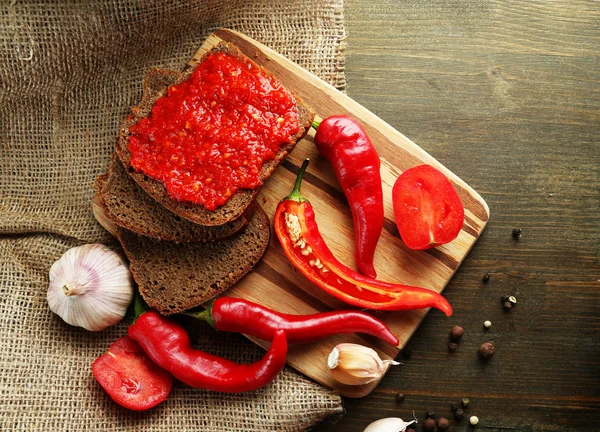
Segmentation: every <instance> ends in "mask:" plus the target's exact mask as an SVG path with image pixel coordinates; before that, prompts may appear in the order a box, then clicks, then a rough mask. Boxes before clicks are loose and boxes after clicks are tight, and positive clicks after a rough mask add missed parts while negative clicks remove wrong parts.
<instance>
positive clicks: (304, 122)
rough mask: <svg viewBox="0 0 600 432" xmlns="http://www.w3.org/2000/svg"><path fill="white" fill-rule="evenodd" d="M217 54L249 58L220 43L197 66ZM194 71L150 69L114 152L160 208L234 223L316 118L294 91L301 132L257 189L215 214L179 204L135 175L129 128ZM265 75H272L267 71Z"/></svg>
mask: <svg viewBox="0 0 600 432" xmlns="http://www.w3.org/2000/svg"><path fill="white" fill-rule="evenodd" d="M214 52H225V53H228V54H231V55H234V56H237V57H244V58H246V59H247V57H246V56H244V55H243V54H242V53H241V52H240V51H239V50H238V49H237V48H236V47H235V46H233V45H231V44H229V43H227V42H221V43H219V44H218V45H217V46H216V47H214V48H213V49H212V50H211V51H209V52H208V53H206V54H205V55H204V56H203V58H202V59H201V61H200V62H199V63H198V64H200V63H202V61H203V60H204V59H205V58H206V56H207V55H208V54H209V53H214ZM249 60H250V59H249ZM250 61H252V60H250ZM257 67H259V66H257ZM263 70H264V69H263ZM193 71H194V68H188V69H187V70H185V72H183V73H179V72H175V71H168V70H162V69H152V70H150V71H149V72H148V74H147V75H146V78H145V79H144V83H143V88H144V92H143V96H142V100H141V102H140V103H139V105H137V106H136V107H134V108H132V110H131V115H130V116H129V117H128V118H127V120H126V121H125V122H124V123H123V125H122V126H121V129H120V132H119V137H118V138H117V142H116V144H115V149H116V153H117V155H118V156H119V159H120V160H121V162H123V165H124V166H125V167H126V169H127V172H128V173H129V175H130V176H131V177H132V178H133V179H134V180H135V181H136V183H137V184H138V185H140V186H141V187H142V188H143V189H144V190H145V191H146V192H147V193H148V194H149V195H150V196H152V197H153V198H154V199H155V200H156V201H158V202H159V203H160V204H161V205H163V206H164V207H166V208H167V209H169V210H170V211H172V212H173V213H175V214H177V215H179V216H181V217H183V218H185V219H187V220H189V221H191V222H194V223H196V224H199V225H206V226H218V225H223V224H225V223H228V222H231V221H232V220H235V219H237V218H239V217H240V216H241V215H242V214H243V213H244V211H245V210H246V208H247V207H248V206H249V205H250V203H251V202H252V201H253V200H254V198H255V197H256V195H257V194H258V192H259V191H260V188H261V186H262V184H264V182H265V181H266V180H267V179H268V178H269V177H270V176H271V174H272V173H273V171H274V170H275V168H277V166H278V165H279V164H280V163H281V162H282V161H283V159H284V158H285V157H286V156H287V155H288V153H290V152H291V151H292V150H293V149H294V147H295V146H296V143H297V142H298V141H300V140H301V139H302V138H303V137H304V136H305V135H306V133H307V132H308V130H309V129H310V126H311V124H312V121H313V119H314V113H313V112H312V111H311V110H310V108H309V107H308V106H307V105H306V104H305V103H304V102H303V101H302V99H300V97H298V95H296V94H294V93H293V92H291V93H292V94H293V95H294V98H295V99H296V109H297V112H298V123H299V130H298V132H297V133H296V134H295V135H294V136H293V137H291V138H292V139H291V142H289V143H285V144H283V145H282V146H281V147H280V149H279V152H278V153H277V155H276V156H275V158H274V159H273V160H270V161H267V162H265V163H264V165H263V167H262V169H261V171H260V175H259V179H260V185H259V186H257V187H256V188H254V189H252V190H248V189H240V190H238V191H237V192H236V193H234V194H233V195H232V196H231V198H230V199H229V200H228V201H227V202H226V203H225V204H224V205H222V206H221V207H219V208H217V209H216V210H214V211H210V210H207V209H206V208H205V207H204V206H202V205H199V204H194V203H190V202H181V201H176V200H174V199H172V198H171V197H170V196H169V195H168V194H167V191H166V188H165V186H164V184H163V183H162V182H160V181H157V180H154V179H152V178H150V177H149V176H147V175H144V174H143V173H139V172H136V171H135V170H134V169H133V168H132V167H131V163H130V160H131V156H130V154H129V128H130V127H131V125H133V124H135V123H137V122H138V121H139V120H141V119H142V118H144V117H146V116H148V115H149V114H150V113H151V111H152V107H153V106H154V104H155V103H156V100H157V99H158V98H160V97H161V96H164V95H165V94H166V91H167V89H168V87H170V86H172V85H176V84H179V83H181V82H183V81H185V80H186V79H187V78H189V76H190V75H191V74H192V72H193ZM265 73H267V74H269V73H268V72H266V71H265ZM269 75H270V74H269Z"/></svg>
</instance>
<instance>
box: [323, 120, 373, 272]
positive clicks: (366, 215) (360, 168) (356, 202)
mask: <svg viewBox="0 0 600 432" xmlns="http://www.w3.org/2000/svg"><path fill="white" fill-rule="evenodd" d="M313 127H314V128H316V129H317V133H316V134H315V144H316V146H317V149H319V152H320V153H321V154H322V155H323V156H325V158H326V159H327V160H328V161H329V162H330V163H331V164H332V165H333V168H334V170H335V175H336V177H337V179H338V181H339V182H340V185H341V186H342V189H343V190H344V194H346V198H347V199H348V204H350V210H351V211H352V219H353V221H354V234H355V239H354V240H355V245H356V265H357V266H358V270H359V271H360V272H361V273H362V274H364V275H365V276H369V277H371V278H376V277H377V273H375V268H374V267H373V255H374V254H375V247H376V246H377V241H378V240H379V236H380V235H381V229H382V228H383V192H382V187H381V174H380V172H379V170H380V166H381V161H380V160H379V155H378V154H377V151H376V150H375V147H373V144H371V140H370V139H369V137H368V136H367V133H366V132H365V130H364V129H363V128H362V126H361V125H360V124H359V123H358V122H357V121H356V120H354V119H352V118H350V117H348V116H344V115H335V116H331V117H327V118H326V119H325V120H323V121H322V122H321V123H318V122H314V123H313Z"/></svg>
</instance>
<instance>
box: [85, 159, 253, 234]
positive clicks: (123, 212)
mask: <svg viewBox="0 0 600 432" xmlns="http://www.w3.org/2000/svg"><path fill="white" fill-rule="evenodd" d="M96 183H97V184H96V194H97V197H98V198H99V200H97V201H100V204H101V206H102V207H103V209H104V214H105V216H106V217H107V218H108V219H109V220H111V221H112V222H113V223H115V224H117V225H119V226H120V227H123V228H126V229H128V230H129V231H133V232H135V233H136V234H141V235H144V236H147V237H152V238H155V239H158V240H167V241H177V242H182V243H187V242H200V243H207V242H213V241H217V240H221V239H224V238H227V237H231V236H232V235H234V234H236V233H237V232H238V231H240V230H241V229H243V228H244V227H245V226H246V225H248V222H249V221H250V218H251V217H252V212H253V211H254V206H253V205H251V206H249V207H248V208H247V210H246V212H245V213H244V214H243V215H242V216H240V217H239V218H237V219H236V220H234V221H231V222H228V223H226V224H224V225H220V226H215V227H209V226H203V225H197V224H195V223H192V222H190V221H188V220H187V219H183V218H182V217H181V216H178V215H176V214H175V213H172V212H170V211H169V210H167V209H166V208H164V207H163V206H161V205H160V204H159V203H158V202H157V201H155V200H154V199H153V198H152V197H151V196H150V195H148V194H147V193H146V192H144V190H143V189H142V188H141V187H140V186H139V185H138V184H137V183H136V182H135V181H134V180H133V179H132V178H131V177H130V176H129V175H128V174H127V172H126V171H125V168H124V167H123V164H122V163H121V161H120V160H119V158H117V157H116V156H115V155H114V154H113V157H112V162H111V165H110V168H109V169H108V172H107V173H106V174H103V175H102V176H100V177H99V178H98V180H97V182H96Z"/></svg>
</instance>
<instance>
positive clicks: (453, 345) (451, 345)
mask: <svg viewBox="0 0 600 432" xmlns="http://www.w3.org/2000/svg"><path fill="white" fill-rule="evenodd" d="M457 349H458V344H456V343H454V342H451V343H449V344H448V351H450V352H454V351H456V350H457Z"/></svg>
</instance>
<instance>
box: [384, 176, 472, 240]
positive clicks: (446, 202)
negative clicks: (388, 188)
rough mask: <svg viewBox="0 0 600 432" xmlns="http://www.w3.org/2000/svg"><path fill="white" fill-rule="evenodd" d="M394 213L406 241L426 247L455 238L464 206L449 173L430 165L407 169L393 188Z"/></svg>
mask: <svg viewBox="0 0 600 432" xmlns="http://www.w3.org/2000/svg"><path fill="white" fill-rule="evenodd" d="M392 202H393V204H394V217H395V219H396V225H397V226H398V231H399V232H400V237H402V241H404V244H406V246H408V247H409V248H411V249H416V250H423V249H430V248H432V247H436V246H439V245H441V244H444V243H448V242H451V241H452V240H454V239H455V238H456V237H457V236H458V234H459V233H460V230H461V229H462V226H463V222H464V219H465V209H464V207H463V205H462V202H461V201H460V198H459V197H458V194H457V193H456V190H455V189H454V187H453V186H452V183H450V181H449V180H448V179H447V178H446V176H445V175H444V174H443V173H442V172H441V171H439V170H437V169H436V168H434V167H432V166H430V165H420V166H416V167H413V168H410V169H408V170H406V171H404V172H403V173H402V174H401V175H400V176H399V177H398V179H397V180H396V182H395V183H394V187H393V189H392Z"/></svg>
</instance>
